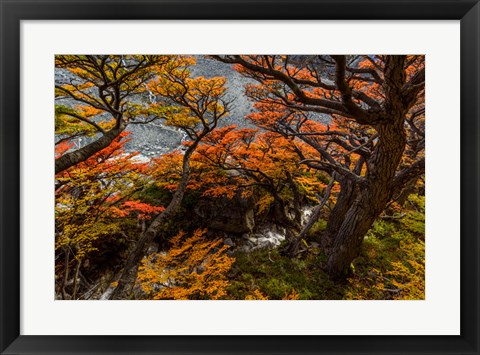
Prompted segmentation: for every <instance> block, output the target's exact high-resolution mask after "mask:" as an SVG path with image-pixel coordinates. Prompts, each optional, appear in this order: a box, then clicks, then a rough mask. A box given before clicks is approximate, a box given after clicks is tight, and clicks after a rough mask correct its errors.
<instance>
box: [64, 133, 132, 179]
mask: <svg viewBox="0 0 480 355" xmlns="http://www.w3.org/2000/svg"><path fill="white" fill-rule="evenodd" d="M125 127H126V126H125V125H123V124H122V125H120V126H119V127H115V128H112V129H111V130H110V131H108V132H106V133H105V134H104V135H103V136H101V137H100V138H98V139H97V140H96V141H94V142H92V143H90V144H87V145H86V146H85V147H82V148H80V149H77V150H75V151H73V152H70V153H66V154H64V155H62V156H61V157H59V158H57V159H55V174H58V173H61V172H62V171H64V170H66V169H68V168H70V167H72V166H74V165H77V164H78V163H81V162H84V161H85V160H87V159H88V158H90V157H91V156H92V155H94V154H95V153H97V152H99V151H101V150H102V149H105V148H107V147H108V146H109V145H110V144H111V143H112V142H113V140H114V139H115V138H117V137H118V136H119V135H120V133H122V132H123V131H124V130H125Z"/></svg>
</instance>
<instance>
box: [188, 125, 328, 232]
mask: <svg viewBox="0 0 480 355" xmlns="http://www.w3.org/2000/svg"><path fill="white" fill-rule="evenodd" d="M299 144H300V145H301V146H302V148H303V149H304V151H305V154H307V151H308V150H310V151H312V149H309V148H310V147H308V146H307V145H305V144H302V143H299ZM197 155H198V156H199V157H198V159H199V160H200V161H202V162H204V163H205V164H207V165H212V166H214V167H217V168H218V169H219V170H220V171H223V172H227V173H230V175H231V179H230V180H231V184H232V185H233V186H236V187H237V188H242V189H246V188H250V187H258V188H260V189H262V190H263V191H265V192H267V194H263V196H262V195H261V194H260V197H258V201H257V208H258V213H262V212H263V211H268V210H270V215H271V217H272V219H273V220H275V221H276V223H277V224H279V225H282V226H284V227H287V228H288V229H289V230H297V231H299V230H300V225H301V208H302V206H303V205H304V204H305V202H306V200H307V198H308V199H310V200H314V201H315V200H317V196H316V192H318V190H319V189H320V188H321V187H323V186H325V184H324V183H323V182H322V179H321V178H322V176H321V174H318V173H317V174H310V173H309V172H308V170H312V169H310V168H308V167H306V166H304V165H299V164H298V156H297V154H296V152H295V150H294V149H293V147H292V145H291V143H290V141H289V140H288V139H286V138H285V137H283V136H281V135H278V134H273V133H272V132H269V131H266V132H258V130H253V129H249V128H243V129H237V128H236V127H235V126H229V127H224V128H222V129H218V130H217V131H216V132H214V133H213V134H211V135H210V136H209V137H208V138H207V139H205V140H204V142H203V143H202V144H201V146H200V147H199V149H198V151H197ZM232 172H235V174H233V173H232ZM216 174H217V176H218V175H220V173H219V171H218V170H217V171H216ZM200 179H201V181H202V183H203V184H206V183H208V182H209V179H205V178H204V177H202V176H201V177H200ZM217 180H218V178H217ZM214 185H215V186H214V187H212V189H210V190H208V192H209V193H210V194H214V191H212V190H214V189H216V190H218V192H217V193H215V195H220V194H226V193H227V192H228V191H225V189H224V187H223V186H222V185H220V184H218V183H215V184H214ZM289 201H292V203H289Z"/></svg>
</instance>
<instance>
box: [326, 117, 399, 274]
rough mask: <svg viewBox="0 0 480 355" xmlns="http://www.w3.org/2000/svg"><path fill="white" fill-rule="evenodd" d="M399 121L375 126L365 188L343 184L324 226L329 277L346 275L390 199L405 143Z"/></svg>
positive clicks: (396, 118)
mask: <svg viewBox="0 0 480 355" xmlns="http://www.w3.org/2000/svg"><path fill="white" fill-rule="evenodd" d="M403 119H404V118H403V116H400V115H399V116H397V117H392V118H391V120H389V121H388V122H387V123H384V124H380V125H378V126H377V127H376V128H377V131H378V133H379V142H378V144H377V146H376V148H375V150H374V152H373V154H372V156H371V158H370V159H369V160H368V162H367V168H368V171H367V174H366V177H365V178H366V184H365V186H353V189H351V187H350V186H349V184H347V186H346V187H347V190H346V192H345V193H344V195H343V196H340V197H341V198H342V200H340V198H339V200H338V202H337V205H336V206H335V208H334V209H333V210H332V213H331V217H330V219H329V223H328V224H330V223H332V226H328V227H327V231H326V233H325V234H326V236H327V238H328V237H329V239H326V240H325V241H324V244H325V246H326V250H325V251H326V254H327V256H328V260H327V271H328V273H329V275H330V276H331V277H332V278H342V277H345V276H346V275H347V274H348V272H349V269H350V265H351V263H352V261H353V259H355V258H356V257H357V256H358V254H359V253H360V246H361V244H362V241H363V238H364V236H365V234H366V233H367V232H368V230H369V229H370V228H371V227H372V225H373V222H374V221H375V219H376V218H377V217H378V216H379V215H380V213H381V212H382V211H383V210H384V209H385V206H386V205H387V203H388V202H389V201H390V199H391V198H392V194H393V184H392V183H393V181H394V177H395V173H396V170H397V167H398V165H399V163H400V160H401V158H402V154H403V151H404V149H405V144H406V134H405V131H404V128H403ZM341 195H342V194H341ZM337 207H338V208H337ZM336 210H337V211H336ZM335 212H338V215H337V214H336V213H335ZM328 233H331V234H330V235H329V234H328Z"/></svg>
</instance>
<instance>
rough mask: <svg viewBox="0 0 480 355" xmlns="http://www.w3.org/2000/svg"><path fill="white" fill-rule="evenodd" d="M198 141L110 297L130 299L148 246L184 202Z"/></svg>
mask: <svg viewBox="0 0 480 355" xmlns="http://www.w3.org/2000/svg"><path fill="white" fill-rule="evenodd" d="M198 143H199V140H198V141H195V142H194V143H193V144H192V145H191V146H190V147H189V148H188V149H187V151H186V152H185V155H184V156H183V164H182V178H181V180H180V183H179V185H178V188H177V190H176V191H175V193H174V194H173V197H172V200H171V201H170V203H169V204H168V206H167V208H166V209H165V210H164V211H163V212H162V213H160V214H159V215H158V216H157V217H156V218H155V219H154V220H153V222H152V223H151V224H150V225H149V226H148V228H147V230H146V231H145V232H144V233H143V234H142V235H141V237H140V239H139V240H138V241H137V243H136V245H135V248H134V250H133V251H132V252H131V253H130V255H129V257H128V259H127V262H126V264H125V267H124V269H123V272H122V275H121V276H120V279H119V280H118V285H117V287H116V288H115V290H114V291H113V292H112V294H111V296H110V299H113V300H124V299H129V297H130V295H131V293H132V291H133V287H134V286H135V281H136V279H137V274H138V266H139V265H140V262H141V261H142V259H143V257H144V256H145V255H146V252H147V249H148V246H149V245H150V244H151V243H152V242H153V240H154V239H155V237H156V236H157V235H158V233H159V232H160V231H161V229H162V227H163V226H164V225H165V221H167V220H168V219H169V218H170V217H172V216H173V215H174V214H175V213H176V212H177V210H178V208H179V207H180V204H181V203H182V200H183V196H184V195H185V190H186V188H187V185H188V181H189V179H190V158H191V156H192V154H193V152H194V150H195V148H196V147H197V145H198Z"/></svg>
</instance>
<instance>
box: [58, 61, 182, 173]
mask: <svg viewBox="0 0 480 355" xmlns="http://www.w3.org/2000/svg"><path fill="white" fill-rule="evenodd" d="M176 65H182V63H181V61H180V62H178V61H177V57H175V56H165V55H163V56H159V55H57V56H56V57H55V67H56V68H58V69H61V70H66V71H67V72H68V73H69V74H68V77H69V79H68V83H63V84H61V85H60V84H58V85H55V98H56V100H57V105H56V106H55V133H56V134H57V135H58V137H60V139H59V140H58V142H59V143H61V142H63V141H69V140H72V139H73V138H78V137H83V136H90V137H94V139H93V141H92V142H90V143H88V144H86V145H85V146H83V147H80V148H77V149H73V150H70V151H68V152H66V153H65V154H63V155H62V156H60V157H58V158H56V159H55V173H57V174H58V173H60V172H62V171H64V170H65V169H68V168H69V167H71V166H74V165H76V164H78V163H80V162H83V161H85V160H87V159H88V158H89V157H91V156H92V155H94V154H95V153H97V152H98V151H100V150H102V149H104V148H106V147H108V146H109V145H110V144H111V143H112V141H113V140H114V139H115V138H117V137H118V136H119V135H120V133H122V132H123V131H124V130H125V128H126V127H127V125H128V124H131V123H146V122H150V121H151V120H153V119H155V118H157V117H156V116H152V115H147V116H142V113H145V110H142V106H141V105H139V104H138V103H135V101H134V100H132V99H133V98H134V97H135V96H136V95H139V94H141V93H144V92H145V91H146V86H145V84H146V82H148V81H149V80H151V79H152V78H153V77H154V76H155V75H158V74H159V73H161V72H162V71H163V68H164V67H166V66H170V67H171V66H176ZM62 99H68V101H65V100H63V101H60V100H62ZM61 102H63V104H61ZM102 114H103V115H104V118H103V121H100V119H99V118H98V117H99V115H102ZM140 116H142V117H143V118H144V119H143V120H140V121H139V117H140Z"/></svg>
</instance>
